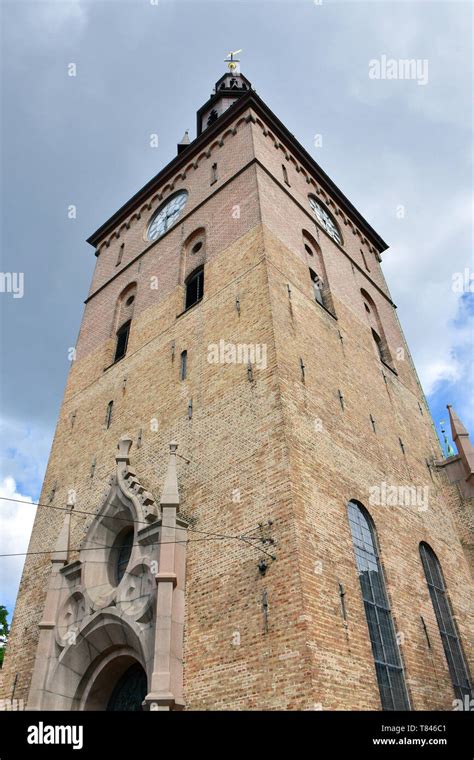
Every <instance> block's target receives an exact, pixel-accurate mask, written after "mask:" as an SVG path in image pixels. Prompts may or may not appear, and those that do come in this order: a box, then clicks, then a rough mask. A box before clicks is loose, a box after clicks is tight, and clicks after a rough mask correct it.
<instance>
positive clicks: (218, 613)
mask: <svg viewBox="0 0 474 760" xmlns="http://www.w3.org/2000/svg"><path fill="white" fill-rule="evenodd" d="M235 55H236V54H232V55H231V56H230V59H229V61H228V69H227V71H226V73H225V74H224V75H223V76H222V77H221V78H220V79H219V80H218V82H217V83H216V86H215V90H214V92H213V94H212V95H211V97H210V99H209V100H208V101H207V102H206V103H205V104H204V105H203V106H202V108H200V109H199V111H198V113H197V134H196V137H195V139H193V140H191V139H190V138H189V135H187V134H185V136H184V138H183V139H182V140H181V142H180V143H179V145H178V152H177V155H176V156H175V158H174V159H173V160H171V161H170V163H169V164H168V165H167V166H165V167H164V168H163V169H162V170H161V171H160V172H159V173H158V174H157V175H156V176H155V177H153V179H151V180H150V181H149V182H148V183H147V184H146V185H145V186H144V187H143V188H142V189H141V190H139V191H138V192H137V193H135V195H133V197H132V198H131V199H130V200H129V201H128V202H127V203H126V204H125V205H124V206H122V208H120V209H119V210H118V211H117V212H116V213H114V214H113V216H112V217H111V218H110V219H108V220H107V221H106V222H104V224H103V225H102V226H101V227H100V228H99V229H98V230H97V231H96V232H94V234H93V235H91V237H90V238H89V240H88V242H89V243H90V244H91V245H92V246H93V248H94V250H95V255H96V257H97V263H96V267H95V272H94V275H93V279H92V283H91V287H90V292H89V294H88V297H87V300H86V304H85V309H84V315H83V320H82V325H81V329H80V334H79V338H78V342H77V347H76V348H77V356H76V359H75V361H74V362H73V364H72V366H71V370H70V374H69V378H68V381H67V387H66V391H65V396H64V401H63V404H62V408H61V412H60V416H59V420H58V423H57V428H56V433H55V437H54V442H53V446H52V450H51V456H50V459H49V463H48V467H47V471H46V476H45V481H44V485H43V490H42V494H41V498H40V502H41V506H39V507H38V511H37V517H36V521H35V525H34V528H33V533H32V537H31V541H30V546H29V554H28V556H27V558H26V562H25V567H24V572H23V577H22V582H21V587H20V593H19V597H18V602H17V607H16V610H15V615H14V623H13V630H12V634H11V637H10V642H9V646H8V651H7V655H6V660H5V666H4V669H3V673H2V690H3V694H2V696H5V697H11V696H12V693H14V695H15V697H16V698H23V699H24V700H25V703H27V707H28V709H32V710H42V709H66V710H73V709H79V710H91V709H98V710H104V709H115V710H120V709H128V710H140V709H151V710H155V709H156V710H177V709H187V710H203V709H237V710H238V709H254V710H270V709H283V710H314V709H322V710H336V709H337V710H381V709H384V710H391V709H398V710H410V709H412V710H452V709H453V704H455V703H454V700H458V701H459V702H460V703H462V702H463V700H465V698H466V697H467V698H469V695H470V689H471V682H470V675H469V673H470V670H469V662H470V661H471V657H472V651H471V650H470V649H469V642H472V617H470V615H472V612H471V610H472V607H470V583H471V581H470V574H469V563H468V558H469V550H468V549H469V547H471V548H472V540H471V542H470V543H469V539H468V538H467V537H466V535H467V528H468V525H467V523H468V520H467V519H464V516H465V515H467V508H468V505H469V508H470V509H472V498H473V494H472V488H471V489H470V490H469V489H468V488H467V487H466V488H465V490H464V492H463V496H462V498H463V499H464V501H463V504H464V506H463V510H462V515H463V517H462V520H461V518H460V517H459V515H460V514H461V512H459V510H457V507H456V505H457V503H458V500H459V498H460V496H459V494H460V491H459V483H460V482H464V481H465V480H466V477H465V473H464V471H463V470H462V467H463V466H464V465H465V462H467V463H468V464H469V467H470V473H469V477H471V474H472V466H471V465H472V461H471V460H472V457H471V456H470V454H471V449H469V446H468V439H467V438H466V436H467V433H466V431H465V430H464V429H463V428H462V430H461V427H462V426H461V425H460V423H459V425H457V427H456V429H457V431H458V440H459V441H461V443H462V452H461V453H460V456H459V457H457V458H454V459H453V460H452V463H451V465H452V466H451V469H449V467H447V466H445V465H446V462H445V461H444V460H443V457H442V453H441V449H440V446H439V443H438V440H437V437H436V434H435V432H434V428H433V423H432V420H431V417H430V413H429V410H428V408H427V404H426V401H425V398H424V395H423V392H422V389H421V387H420V384H419V381H418V378H417V374H416V371H415V368H414V366H413V362H412V359H411V357H410V352H409V350H408V347H407V345H406V342H405V339H404V336H403V334H402V331H401V328H400V325H399V322H398V319H397V314H396V307H395V304H394V303H393V301H392V298H391V296H390V292H389V290H388V287H387V284H386V282H385V280H384V276H383V274H382V269H381V255H382V253H383V251H384V250H385V249H386V247H387V246H386V244H385V242H384V241H383V240H382V238H381V237H380V236H379V235H378V234H377V232H375V230H374V229H373V228H372V227H371V226H370V224H369V223H368V222H367V221H366V220H365V219H364V217H363V216H362V215H361V214H360V212H359V211H357V209H356V208H355V207H354V206H353V205H352V203H351V202H350V201H349V200H348V199H347V198H346V197H345V195H344V194H343V193H342V192H341V190H340V189H339V188H338V187H337V186H336V185H335V184H334V182H333V181H332V180H331V179H330V177H328V175H327V174H325V172H324V171H323V170H322V169H321V167H320V166H319V165H318V164H317V163H316V162H315V161H314V160H313V158H312V157H311V156H310V155H309V154H308V153H307V152H306V151H305V149H304V148H303V147H302V146H301V145H300V144H299V143H298V141H297V140H296V138H295V137H294V136H293V135H292V134H291V133H290V132H289V131H288V129H287V128H286V127H285V126H284V124H282V123H281V121H279V119H278V118H277V117H276V116H275V115H274V114H273V113H272V112H271V110H270V109H269V108H268V106H267V105H266V104H265V103H264V102H263V100H262V99H261V98H260V97H259V96H258V95H257V93H256V92H255V90H254V89H253V88H252V86H251V84H250V82H249V81H248V79H246V78H245V77H244V76H243V75H242V74H241V73H240V70H239V68H238V61H236V60H235V57H234V56H235ZM375 158H376V157H375V156H374V159H375ZM381 181H383V180H381ZM451 417H452V419H454V417H453V415H451ZM456 419H457V418H456ZM456 424H457V423H456ZM469 445H470V444H469ZM471 448H472V447H471ZM466 452H467V453H466ZM468 455H469V456H468ZM448 464H449V462H448ZM448 471H449V472H450V473H451V475H450V477H448ZM461 521H462V526H461ZM461 528H462V530H461ZM461 535H462V537H463V539H462V540H461ZM471 662H472V661H471Z"/></svg>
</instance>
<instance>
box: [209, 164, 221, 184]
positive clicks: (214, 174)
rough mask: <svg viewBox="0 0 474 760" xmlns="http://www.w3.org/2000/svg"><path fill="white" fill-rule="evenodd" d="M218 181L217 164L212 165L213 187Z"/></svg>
mask: <svg viewBox="0 0 474 760" xmlns="http://www.w3.org/2000/svg"><path fill="white" fill-rule="evenodd" d="M218 179H219V178H218V176H217V164H212V167H211V185H213V184H214V182H217V180H218Z"/></svg>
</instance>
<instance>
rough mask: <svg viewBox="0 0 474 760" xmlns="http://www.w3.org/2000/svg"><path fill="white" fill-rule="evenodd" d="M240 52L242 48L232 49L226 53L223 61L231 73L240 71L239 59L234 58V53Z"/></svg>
mask: <svg viewBox="0 0 474 760" xmlns="http://www.w3.org/2000/svg"><path fill="white" fill-rule="evenodd" d="M241 52H242V48H241V49H240V50H234V52H230V53H227V58H226V59H225V63H226V64H227V68H228V69H229V71H230V73H231V74H238V73H239V72H240V66H239V63H240V59H239V58H234V56H235V55H238V54H239V53H241Z"/></svg>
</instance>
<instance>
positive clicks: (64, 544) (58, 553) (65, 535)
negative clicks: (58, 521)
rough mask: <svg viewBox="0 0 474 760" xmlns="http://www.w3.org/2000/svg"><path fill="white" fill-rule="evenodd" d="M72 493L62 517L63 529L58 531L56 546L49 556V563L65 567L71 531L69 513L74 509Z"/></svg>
mask: <svg viewBox="0 0 474 760" xmlns="http://www.w3.org/2000/svg"><path fill="white" fill-rule="evenodd" d="M73 493H74V492H73V491H71V492H70V495H69V496H68V500H67V506H66V514H65V515H64V522H63V527H62V528H61V530H60V531H59V535H58V537H57V539H56V545H55V547H54V552H53V554H52V556H51V562H58V563H61V564H63V565H67V563H68V561H69V534H70V530H71V512H72V510H73V509H74V497H73V496H72V494H73Z"/></svg>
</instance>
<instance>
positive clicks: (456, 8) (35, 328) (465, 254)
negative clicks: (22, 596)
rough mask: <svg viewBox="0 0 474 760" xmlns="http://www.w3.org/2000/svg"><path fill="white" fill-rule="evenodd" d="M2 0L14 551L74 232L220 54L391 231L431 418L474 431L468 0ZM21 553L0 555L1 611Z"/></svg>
mask: <svg viewBox="0 0 474 760" xmlns="http://www.w3.org/2000/svg"><path fill="white" fill-rule="evenodd" d="M0 12H1V16H2V18H1V19H0V20H1V27H2V32H1V34H2V39H1V49H2V52H1V54H0V55H1V58H0V64H1V85H2V86H1V110H0V122H1V139H0V149H1V168H2V186H1V196H0V197H1V203H0V210H1V217H0V218H1V228H0V235H1V257H2V260H1V272H2V273H10V274H12V275H14V277H13V279H11V280H10V284H8V283H7V280H6V279H5V277H3V278H2V283H3V285H2V289H1V292H0V318H1V322H0V342H1V354H0V356H1V372H0V426H1V427H0V429H1V438H0V446H1V449H0V461H1V473H0V497H2V498H0V519H1V530H0V554H2V553H9V552H13V551H16V552H25V551H26V550H27V545H28V539H29V535H30V532H31V527H32V523H33V519H34V512H35V507H34V506H29V505H21V504H17V503H15V502H13V501H8V499H20V500H24V501H29V502H35V501H37V500H38V498H39V494H40V490H41V484H42V478H43V475H44V471H45V467H46V463H47V459H48V454H49V448H50V445H51V441H52V436H53V433H54V427H55V424H56V418H57V415H58V412H59V408H60V404H61V400H62V395H63V390H64V385H65V382H66V377H67V372H68V369H69V361H68V352H69V348H70V347H73V346H74V344H75V341H76V338H77V334H78V331H79V325H80V321H81V316H82V309H83V301H84V299H85V297H86V295H87V291H88V287H89V283H90V279H91V276H92V272H93V267H94V264H95V257H94V251H93V249H92V248H91V247H90V246H89V245H88V244H87V243H86V242H85V241H86V238H87V237H88V236H89V235H90V234H91V233H92V232H93V231H94V230H95V229H96V228H97V227H99V226H100V224H102V222H104V221H105V220H106V219H108V217H109V216H110V215H111V214H112V213H113V212H114V211H116V210H117V208H119V207H120V206H121V205H122V204H123V203H124V202H125V201H126V200H127V199H128V198H129V197H131V196H132V195H133V194H134V193H135V192H136V191H137V190H138V189H140V188H141V187H142V186H143V185H144V184H145V183H146V182H147V181H148V180H149V179H150V178H151V177H152V176H154V175H155V174H156V173H157V172H158V171H159V170H160V169H161V168H162V167H163V166H165V165H166V164H167V163H168V162H169V161H170V160H171V159H172V158H173V157H174V156H175V154H176V143H177V142H178V141H179V139H180V138H181V137H182V135H183V133H184V130H185V129H187V128H189V129H190V136H191V139H193V138H194V137H195V114H196V111H197V109H198V108H199V107H200V106H201V105H202V104H203V103H204V102H205V101H206V100H207V99H208V97H209V96H210V94H211V90H212V87H213V86H214V84H215V82H216V81H217V79H218V78H219V77H220V76H221V74H223V73H224V70H225V66H224V63H223V61H224V58H225V57H226V54H227V52H228V51H229V50H235V49H237V48H242V49H243V52H242V54H241V55H240V58H241V70H242V73H244V74H245V75H246V76H247V77H248V78H249V79H250V81H251V82H252V84H253V86H254V88H255V89H256V91H257V92H258V94H259V95H260V96H261V97H262V98H263V100H264V101H265V102H266V103H267V104H268V106H269V107H270V108H271V109H272V111H274V113H275V114H276V115H277V116H278V117H279V118H280V119H281V120H282V121H283V122H284V123H285V124H286V126H287V127H288V128H289V130H290V132H292V133H293V134H294V135H295V136H296V137H297V139H298V140H299V141H300V142H301V143H302V144H303V146H304V147H305V148H306V149H307V150H308V151H309V153H310V154H311V155H312V156H313V157H314V158H315V160H316V161H317V162H318V163H319V164H320V165H321V166H322V168H323V169H324V170H325V171H326V172H327V173H328V174H329V175H330V177H331V178H332V179H333V180H334V181H335V183H336V184H337V185H338V186H339V187H340V189H341V190H342V191H343V193H344V194H345V195H346V196H347V197H348V198H349V199H350V200H351V201H352V203H353V204H354V205H355V206H356V208H357V209H358V210H359V211H360V212H361V213H362V215H363V216H364V217H365V218H366V219H367V220H368V221H369V223H370V224H371V225H372V226H373V227H374V228H375V229H376V230H377V232H378V233H379V234H380V235H381V236H382V237H383V239H384V240H386V241H387V243H388V244H389V246H390V247H389V250H388V251H387V252H386V253H384V256H383V270H384V273H385V276H386V278H387V281H388V285H389V287H390V290H391V293H392V296H393V299H394V301H395V303H396V304H397V306H398V315H399V318H400V321H401V324H402V327H403V329H404V332H405V335H406V338H407V340H408V345H409V346H410V349H411V353H412V355H413V358H414V361H415V364H416V367H417V370H418V373H419V375H420V378H421V382H422V385H423V387H424V390H425V393H426V394H427V397H428V401H429V404H430V407H431V410H432V414H433V417H434V420H435V423H436V425H437V427H438V428H439V422H440V420H446V421H447V416H446V404H447V403H451V404H453V406H454V408H455V409H456V411H457V413H458V414H459V416H460V417H461V419H462V420H463V422H464V424H465V425H466V426H467V427H468V429H470V430H471V431H472V430H474V407H473V402H472V398H473V393H472V391H473V380H472V378H473V377H474V372H473V369H474V368H473V323H474V295H473V292H472V291H474V284H473V282H472V279H471V278H472V277H473V276H474V263H473V260H472V125H473V119H472V105H471V103H472V41H471V35H472V5H471V4H470V3H468V2H466V3H464V2H457V1H456V0H446V1H443V2H437V1H434V2H433V1H432V0H424V1H423V2H411V0H405V1H404V0H397V1H396V2H393V3H392V2H384V1H380V0H371V1H369V2H365V1H364V2H359V1H358V0H351V1H350V2H333V1H332V0H322V1H321V0H317V1H316V2H314V0H290V1H288V2H287V0H268V1H262V0H258V1H257V2H256V1H255V0H248V1H244V0H213V1H211V2H201V0H192V1H191V2H186V1H185V0H133V1H130V2H129V1H128V0H102V1H101V0H89V1H84V0H57V1H55V2H43V0H36V1H35V2H27V1H25V0H15V1H14V2H10V1H9V0H0ZM390 60H393V61H394V62H395V63H394V64H390V63H389V65H388V66H387V62H390ZM406 60H413V61H415V62H416V66H415V69H414V70H413V71H412V72H411V76H410V77H409V78H406V77H404V72H405V69H404V67H403V66H404V64H403V61H406ZM400 61H402V63H401V64H400V63H399V62H400ZM71 64H73V66H71ZM72 73H75V76H71V74H72ZM152 134H157V135H158V137H159V140H158V147H151V144H150V135H152ZM316 135H320V136H321V137H320V138H318V139H315V136H316ZM71 206H74V207H75V209H76V212H75V218H71V213H70V212H69V208H70V207H71ZM15 278H16V279H15ZM20 296H21V297H20ZM23 561H24V557H22V556H20V557H15V558H1V557H0V604H5V605H6V606H7V608H8V609H9V610H10V612H11V610H12V609H13V606H14V600H15V597H16V593H17V588H18V583H19V580H20V574H21V569H22V565H23Z"/></svg>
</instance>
